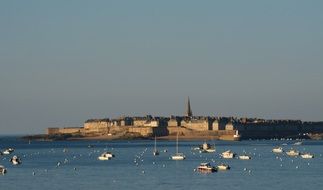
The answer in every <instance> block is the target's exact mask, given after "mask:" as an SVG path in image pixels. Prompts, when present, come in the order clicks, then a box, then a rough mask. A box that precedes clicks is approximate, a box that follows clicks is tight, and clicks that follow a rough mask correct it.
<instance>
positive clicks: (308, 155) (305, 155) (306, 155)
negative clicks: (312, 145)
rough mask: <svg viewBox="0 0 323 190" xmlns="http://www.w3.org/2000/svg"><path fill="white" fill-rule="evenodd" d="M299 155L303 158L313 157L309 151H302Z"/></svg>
mask: <svg viewBox="0 0 323 190" xmlns="http://www.w3.org/2000/svg"><path fill="white" fill-rule="evenodd" d="M301 157H302V158H304V159H310V158H314V155H313V154H310V153H303V154H301Z"/></svg>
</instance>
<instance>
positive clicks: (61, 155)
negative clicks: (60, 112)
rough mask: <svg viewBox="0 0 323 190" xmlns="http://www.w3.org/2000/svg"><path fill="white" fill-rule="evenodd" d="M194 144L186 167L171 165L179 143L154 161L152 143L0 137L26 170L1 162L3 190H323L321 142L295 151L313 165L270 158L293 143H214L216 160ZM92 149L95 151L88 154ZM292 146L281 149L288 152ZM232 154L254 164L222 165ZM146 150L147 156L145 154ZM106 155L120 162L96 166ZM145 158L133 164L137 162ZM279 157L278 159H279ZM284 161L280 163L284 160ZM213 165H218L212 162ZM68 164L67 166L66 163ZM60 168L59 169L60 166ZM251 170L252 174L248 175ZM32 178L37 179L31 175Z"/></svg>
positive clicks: (186, 145) (183, 146)
mask: <svg viewBox="0 0 323 190" xmlns="http://www.w3.org/2000/svg"><path fill="white" fill-rule="evenodd" d="M199 143H202V142H196V141H186V142H180V148H179V149H180V151H181V152H183V153H185V154H186V157H187V159H186V160H184V161H172V160H170V159H169V157H170V155H171V154H172V153H174V152H175V142H171V141H159V142H157V145H158V149H159V150H164V149H167V150H168V152H167V153H164V152H161V154H160V156H158V157H154V156H153V155H152V149H153V144H154V142H153V141H131V142H128V141H114V142H99V141H74V142H31V144H29V143H28V142H25V141H21V140H18V139H17V138H13V137H10V138H8V137H7V138H5V137H0V148H1V149H4V148H6V147H13V148H15V152H14V153H13V154H12V155H10V156H13V155H18V156H20V157H21V158H22V161H23V163H22V165H19V166H12V165H11V164H10V163H9V159H10V156H0V164H1V165H4V166H5V167H6V168H7V170H8V173H7V174H6V175H4V176H0V189H1V190H2V189H4V190H9V189H23V188H25V189H33V190H38V189H42V190H43V189H46V190H51V189H55V190H56V189H66V188H71V189H133V190H136V189H140V190H142V189H230V190H234V189H249V190H253V189H255V190H256V189H270V190H272V189H294V190H295V189H302V190H303V189H321V188H322V186H323V180H322V179H323V157H322V154H323V141H304V142H303V145H301V146H293V147H294V148H296V149H297V150H299V151H303V152H304V151H306V152H311V153H314V154H315V156H316V157H315V158H314V159H310V160H304V159H301V158H289V157H287V156H285V155H281V156H279V157H277V155H274V154H273V153H271V149H272V148H273V146H275V145H280V144H282V143H287V144H292V143H293V141H242V142H223V141H215V144H216V148H217V153H216V154H199V153H194V152H193V151H191V148H192V147H194V146H197V145H198V144H199ZM88 145H93V147H92V148H89V147H88ZM291 147H292V145H287V146H283V148H284V149H285V150H287V149H289V148H291ZM64 148H65V149H66V150H67V151H66V152H64V151H63V150H64ZM227 149H231V150H232V151H234V152H236V153H238V154H242V153H243V151H246V152H247V153H248V154H250V155H251V156H252V160H245V161H243V160H238V159H231V160H223V159H221V158H220V157H219V153H221V152H223V151H225V150H227ZM145 150H146V151H145ZM103 151H112V152H113V153H114V154H115V155H116V157H115V158H114V159H112V160H110V161H98V160H97V157H98V156H99V155H100V153H101V152H103ZM140 154H143V155H142V156H141V159H138V162H139V165H138V166H136V165H135V163H134V159H135V156H136V155H138V156H140ZM276 157H277V158H276ZM280 158H282V159H280ZM212 160H214V161H215V162H213V161H212ZM64 161H65V163H64ZM205 161H208V162H211V163H212V164H214V165H216V164H219V163H221V162H224V163H227V164H229V165H230V166H231V168H232V169H231V170H230V171H224V172H217V173H213V174H199V173H197V172H194V171H193V170H194V168H195V167H196V166H198V165H199V163H201V162H205ZM58 162H61V165H60V166H59V167H57V163H58ZM249 170H250V172H249ZM33 172H35V173H34V175H33Z"/></svg>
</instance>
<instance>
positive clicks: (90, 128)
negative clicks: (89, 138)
mask: <svg viewBox="0 0 323 190" xmlns="http://www.w3.org/2000/svg"><path fill="white" fill-rule="evenodd" d="M109 126H110V122H109V121H93V122H85V123H84V130H85V132H86V133H92V132H101V131H106V130H107V129H108V127H109Z"/></svg>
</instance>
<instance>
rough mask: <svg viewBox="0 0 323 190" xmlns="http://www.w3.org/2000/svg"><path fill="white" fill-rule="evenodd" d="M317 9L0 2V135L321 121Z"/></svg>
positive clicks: (282, 1) (96, 0) (253, 2)
mask: <svg viewBox="0 0 323 190" xmlns="http://www.w3.org/2000/svg"><path fill="white" fill-rule="evenodd" d="M322 7H323V1H321V0H317V1H314V0H308V1H300V0H271V1H261V0H260V1H259V0H245V1H238V0H236V1H234V0H223V1H220V0H219V1H207V0H205V1H191V0H182V1H181V0H163V1H154V0H146V1H141V0H138V1H133V0H121V1H120V0H115V1H105V0H102V1H100V0H93V1H88V0H68V1H66V0H55V1H47V0H38V1H35V0H30V1H23V0H21V1H16V0H2V1H0V135H1V134H35V133H44V132H45V129H46V128H48V127H74V126H82V125H83V122H84V121H85V120H87V119H90V118H106V117H108V118H114V117H118V116H122V115H129V116H141V115H147V114H150V115H154V116H170V115H183V114H184V111H185V103H186V100H187V97H188V96H189V97H190V99H191V106H192V110H193V114H194V115H210V116H235V117H258V118H266V119H301V120H304V121H322V120H323V100H322V97H323V53H322V52H323V11H322Z"/></svg>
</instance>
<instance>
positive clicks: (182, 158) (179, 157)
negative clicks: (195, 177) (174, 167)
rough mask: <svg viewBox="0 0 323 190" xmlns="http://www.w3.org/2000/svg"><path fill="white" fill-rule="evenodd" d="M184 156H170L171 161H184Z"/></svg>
mask: <svg viewBox="0 0 323 190" xmlns="http://www.w3.org/2000/svg"><path fill="white" fill-rule="evenodd" d="M184 159H185V156H172V160H184Z"/></svg>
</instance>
